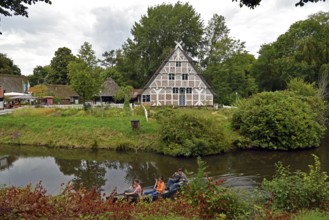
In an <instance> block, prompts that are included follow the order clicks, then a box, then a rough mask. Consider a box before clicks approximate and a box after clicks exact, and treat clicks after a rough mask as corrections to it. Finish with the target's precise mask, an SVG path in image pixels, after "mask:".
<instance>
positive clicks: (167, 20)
mask: <svg viewBox="0 0 329 220" xmlns="http://www.w3.org/2000/svg"><path fill="white" fill-rule="evenodd" d="M131 33H132V35H133V38H132V39H128V40H127V41H126V42H125V44H124V45H123V53H122V55H121V56H119V57H118V63H117V67H118V70H119V71H120V72H123V73H125V79H126V80H127V82H128V83H129V84H130V85H132V86H133V87H141V86H143V85H144V84H145V83H146V81H147V80H148V79H149V78H150V77H151V75H152V74H153V73H154V72H155V71H156V69H157V68H158V67H159V65H160V64H161V62H162V61H163V60H164V58H165V57H166V56H167V55H168V53H169V51H170V49H171V48H173V47H174V46H175V44H176V43H175V41H182V42H183V48H184V49H185V51H187V52H188V53H190V54H191V55H192V56H196V55H197V48H198V45H199V42H200V41H201V38H202V34H203V25H202V21H201V18H200V15H199V14H198V13H196V11H195V10H194V8H193V7H192V6H191V5H189V4H188V3H184V4H183V3H181V2H177V3H176V4H174V5H172V4H161V5H157V6H155V7H150V8H148V10H147V15H144V16H142V18H141V20H140V21H139V22H136V23H135V24H134V26H133V28H132V30H131Z"/></svg>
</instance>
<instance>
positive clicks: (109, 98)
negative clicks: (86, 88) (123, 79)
mask: <svg viewBox="0 0 329 220" xmlns="http://www.w3.org/2000/svg"><path fill="white" fill-rule="evenodd" d="M119 88H120V87H119V86H118V84H117V83H116V82H115V81H114V80H113V79H112V78H111V77H108V78H107V79H106V80H105V81H104V83H103V87H102V90H101V91H100V94H99V96H98V97H97V96H96V97H95V102H99V101H100V98H101V99H102V102H105V103H110V102H114V101H115V96H116V94H117V92H118V90H119Z"/></svg>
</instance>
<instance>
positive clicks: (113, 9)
mask: <svg viewBox="0 0 329 220" xmlns="http://www.w3.org/2000/svg"><path fill="white" fill-rule="evenodd" d="M52 2H53V4H52V5H48V4H44V3H38V4H36V5H34V6H31V7H30V8H29V18H25V17H20V16H14V17H3V16H1V23H0V31H1V32H2V33H3V34H2V35H0V53H5V54H7V56H8V57H9V58H11V59H13V60H14V63H15V64H16V65H18V66H19V68H20V69H21V70H22V74H23V75H29V74H32V73H33V69H34V67H36V66H37V65H42V66H44V65H48V64H49V63H50V61H51V59H52V57H53V56H54V53H55V51H56V50H57V49H58V48H60V47H68V48H70V49H71V50H72V52H73V54H77V53H78V50H79V48H80V46H81V45H82V44H83V42H85V41H87V42H90V43H91V44H92V45H93V49H94V50H95V51H96V54H97V56H98V58H101V54H102V53H103V52H105V51H109V50H112V49H119V48H121V46H122V44H123V43H124V42H125V41H126V40H127V38H128V37H130V36H131V35H130V30H131V28H132V26H133V24H134V22H135V21H139V20H140V18H141V16H142V15H145V14H146V12H147V8H148V7H149V6H155V5H158V4H161V3H163V2H165V3H175V2H176V1H174V0H167V1H162V0H121V1H119V0H95V1H90V0H69V1H68V0H52ZM181 2H189V3H190V4H191V5H192V6H193V7H194V8H195V10H196V11H197V12H198V13H200V15H201V19H202V20H203V22H204V24H207V23H208V20H209V19H210V18H211V17H212V16H213V14H215V13H217V14H219V15H223V16H224V17H225V19H226V24H227V26H228V27H229V29H230V30H231V33H230V35H231V36H232V37H234V38H236V39H240V40H242V41H245V42H246V48H247V50H248V51H249V52H250V53H252V54H254V55H256V56H257V52H258V50H259V48H260V46H261V45H262V44H264V43H270V42H273V41H275V40H276V39H277V37H278V36H279V35H281V34H283V33H284V32H286V31H287V30H288V29H289V26H290V25H291V24H293V23H294V22H296V21H299V20H304V19H306V18H307V17H308V16H309V15H310V14H314V13H316V12H318V11H329V1H326V2H319V3H316V4H312V3H308V4H306V5H305V6H304V7H295V3H296V2H297V0H263V1H262V3H261V5H260V6H258V7H257V8H256V9H254V10H251V9H249V8H246V7H243V8H240V7H239V4H238V2H232V0H190V1H185V0H183V1H181Z"/></svg>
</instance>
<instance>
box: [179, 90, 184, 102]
mask: <svg viewBox="0 0 329 220" xmlns="http://www.w3.org/2000/svg"><path fill="white" fill-rule="evenodd" d="M179 106H185V88H180V90H179Z"/></svg>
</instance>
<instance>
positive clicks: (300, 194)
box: [262, 155, 329, 211]
mask: <svg viewBox="0 0 329 220" xmlns="http://www.w3.org/2000/svg"><path fill="white" fill-rule="evenodd" d="M313 157H314V160H315V163H314V165H310V166H309V167H310V171H309V173H304V172H301V171H297V172H295V173H292V172H291V171H290V170H289V167H284V166H283V165H282V163H277V164H276V174H275V175H274V177H273V179H272V180H266V179H265V180H264V181H263V183H262V187H263V188H264V189H265V190H268V191H270V192H272V193H273V195H274V198H273V206H274V208H276V209H283V210H286V211H298V210H302V209H316V208H320V209H323V210H328V208H329V183H328V182H327V179H328V175H327V173H326V172H321V170H320V161H319V158H318V157H316V156H314V155H313Z"/></svg>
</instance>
